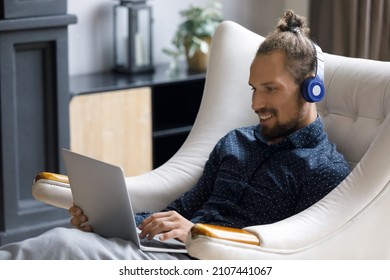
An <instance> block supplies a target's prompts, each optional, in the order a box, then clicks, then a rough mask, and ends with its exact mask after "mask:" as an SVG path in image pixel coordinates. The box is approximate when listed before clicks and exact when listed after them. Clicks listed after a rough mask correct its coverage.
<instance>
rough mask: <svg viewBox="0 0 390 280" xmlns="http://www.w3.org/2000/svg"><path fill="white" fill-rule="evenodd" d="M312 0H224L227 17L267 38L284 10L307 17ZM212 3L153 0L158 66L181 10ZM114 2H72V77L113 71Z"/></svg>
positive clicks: (155, 52)
mask: <svg viewBox="0 0 390 280" xmlns="http://www.w3.org/2000/svg"><path fill="white" fill-rule="evenodd" d="M308 1H309V0H272V1H269V0H220V2H221V3H222V4H223V13H224V18H225V19H227V20H233V21H235V22H238V23H239V24H241V25H243V26H245V27H247V28H249V29H251V30H253V31H254V32H257V33H259V34H261V35H266V34H267V33H268V32H270V31H272V30H273V29H274V27H275V24H276V21H277V19H278V18H279V17H280V16H281V14H282V13H283V11H284V10H286V9H293V10H295V11H296V12H297V13H299V14H301V15H303V16H307V14H308ZM210 2H211V0H196V1H195V0H150V1H149V4H150V5H151V6H152V7H153V15H154V25H153V40H154V46H153V54H154V63H156V64H157V63H164V62H168V61H169V58H168V57H167V56H166V55H164V54H163V53H162V52H161V49H162V48H163V47H170V46H171V39H172V36H173V34H174V32H175V30H176V27H177V25H178V24H179V23H180V21H181V18H180V15H179V11H180V10H183V9H186V8H188V6H189V5H190V4H194V5H205V4H207V3H210ZM117 3H119V1H113V0H81V1H80V0H68V13H69V14H74V15H76V16H77V18H78V22H77V24H74V25H70V26H69V74H70V75H79V74H88V73H94V72H100V71H109V70H110V69H111V68H112V66H113V49H112V45H113V43H112V42H113V38H112V33H113V25H112V21H113V20H112V14H113V12H112V7H113V6H114V5H115V4H117Z"/></svg>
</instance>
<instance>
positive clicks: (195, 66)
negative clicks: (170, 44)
mask: <svg viewBox="0 0 390 280" xmlns="http://www.w3.org/2000/svg"><path fill="white" fill-rule="evenodd" d="M202 40H204V41H206V42H207V44H208V45H209V50H210V46H211V37H205V38H202ZM185 50H186V58H187V69H188V71H189V72H206V70H207V64H208V62H209V53H210V52H209V51H208V52H207V53H203V52H202V51H201V50H200V49H197V50H196V51H195V53H194V55H193V56H192V57H190V56H189V55H188V44H186V45H185Z"/></svg>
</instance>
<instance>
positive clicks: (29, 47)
mask: <svg viewBox="0 0 390 280" xmlns="http://www.w3.org/2000/svg"><path fill="white" fill-rule="evenodd" d="M33 2H34V3H33ZM43 2H53V3H56V2H62V3H65V5H66V1H62V0H61V1H2V2H1V4H2V6H1V7H2V13H3V14H2V15H3V19H1V20H0V79H1V80H0V106H1V108H0V122H1V132H0V154H1V164H0V244H5V243H9V242H14V241H18V240H22V239H25V238H28V237H32V236H35V235H38V234H39V233H41V232H43V231H45V230H47V229H49V228H51V227H53V226H58V225H64V224H65V221H66V223H69V222H68V215H67V213H66V212H64V211H63V210H61V209H56V208H54V207H51V206H49V205H44V204H43V203H40V202H39V201H37V200H35V199H34V198H33V197H32V194H31V183H32V179H33V178H34V176H35V175H36V174H37V173H38V172H39V171H42V170H49V171H52V172H63V171H64V168H63V165H62V163H61V159H60V154H59V148H60V147H68V146H69V129H68V107H67V106H66V104H67V102H68V100H69V73H68V49H67V38H68V33H67V27H68V25H69V24H73V23H75V22H76V17H75V16H72V15H66V14H61V15H52V14H51V12H50V11H47V14H50V15H47V16H40V17H35V16H34V17H28V16H29V15H31V14H29V13H28V14H18V13H17V12H18V11H16V10H18V9H17V8H15V9H16V10H15V9H14V8H12V9H13V10H15V13H11V10H12V9H11V8H10V7H11V6H12V5H16V6H15V7H18V5H24V4H26V6H24V7H27V6H28V5H27V4H32V5H37V4H39V3H40V4H42V3H43ZM9 5H11V6H9ZM61 6H63V4H61ZM8 8H10V9H11V10H9V9H8ZM22 10H23V9H21V10H20V12H22ZM61 11H62V10H61ZM63 12H64V13H65V10H64V11H63ZM4 13H6V15H12V16H10V17H12V19H8V18H9V17H8V16H7V19H4ZM19 16H20V17H19Z"/></svg>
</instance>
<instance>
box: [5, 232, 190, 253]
mask: <svg viewBox="0 0 390 280" xmlns="http://www.w3.org/2000/svg"><path fill="white" fill-rule="evenodd" d="M0 259H30V260H32V259H39V260H47V259H54V260H61V259H66V260H69V259H87V260H92V259H103V260H107V259H120V260H125V259H128V260H129V259H134V260H153V259H160V260H162V259H164V260H173V259H176V260H177V259H190V257H189V256H188V255H186V254H169V253H154V252H142V251H141V250H139V249H138V247H137V246H136V245H135V244H133V243H132V242H130V241H125V240H122V239H116V238H113V239H107V238H103V237H101V236H99V235H97V234H94V233H87V232H83V231H80V230H78V229H67V228H55V229H52V230H49V231H47V232H46V233H44V234H42V235H40V236H37V237H35V238H30V239H26V240H24V241H22V242H18V243H13V244H8V245H5V246H3V247H1V248H0Z"/></svg>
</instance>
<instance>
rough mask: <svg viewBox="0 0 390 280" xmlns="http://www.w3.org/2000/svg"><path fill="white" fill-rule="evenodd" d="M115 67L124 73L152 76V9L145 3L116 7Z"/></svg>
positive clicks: (137, 0)
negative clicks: (147, 73)
mask: <svg viewBox="0 0 390 280" xmlns="http://www.w3.org/2000/svg"><path fill="white" fill-rule="evenodd" d="M114 64H115V70H116V71H119V72H125V73H144V72H152V71H153V69H154V67H153V59H152V9H151V7H150V6H148V5H147V4H146V0H121V2H120V3H119V4H118V5H115V6H114Z"/></svg>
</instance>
